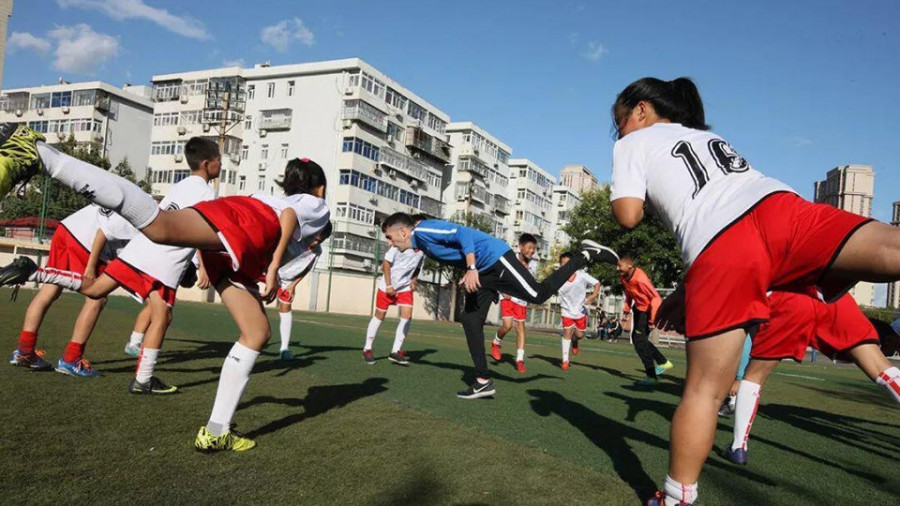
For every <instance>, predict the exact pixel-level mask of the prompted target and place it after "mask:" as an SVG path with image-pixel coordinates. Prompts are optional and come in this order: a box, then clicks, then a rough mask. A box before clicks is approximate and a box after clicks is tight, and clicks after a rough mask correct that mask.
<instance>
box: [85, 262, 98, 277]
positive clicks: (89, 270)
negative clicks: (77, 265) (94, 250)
mask: <svg viewBox="0 0 900 506" xmlns="http://www.w3.org/2000/svg"><path fill="white" fill-rule="evenodd" d="M81 277H82V278H84V279H97V267H96V266H94V265H88V266H87V267H86V268H85V269H84V274H82V275H81Z"/></svg>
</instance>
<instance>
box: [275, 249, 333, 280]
mask: <svg viewBox="0 0 900 506" xmlns="http://www.w3.org/2000/svg"><path fill="white" fill-rule="evenodd" d="M290 253H291V251H290V248H289V251H288V254H287V255H286V256H290V259H289V260H287V261H286V262H284V263H282V265H281V267H280V268H279V269H278V279H280V280H281V288H283V289H287V287H289V286H291V283H293V282H294V281H296V280H297V278H300V277H302V276H305V275H306V274H307V273H308V272H309V271H311V270H313V269H314V268H315V267H316V261H317V260H318V259H319V257H320V256H322V248H321V247H319V246H316V247H315V248H314V249H308V248H307V249H306V251H303V252H301V253H299V254H297V255H290Z"/></svg>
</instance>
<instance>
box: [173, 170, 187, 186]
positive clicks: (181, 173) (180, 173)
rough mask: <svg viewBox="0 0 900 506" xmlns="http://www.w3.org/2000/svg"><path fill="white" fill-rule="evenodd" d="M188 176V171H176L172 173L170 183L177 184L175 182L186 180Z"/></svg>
mask: <svg viewBox="0 0 900 506" xmlns="http://www.w3.org/2000/svg"><path fill="white" fill-rule="evenodd" d="M190 175H191V171H189V170H184V169H179V170H176V171H175V173H174V177H173V178H172V182H173V183H177V182H179V181H181V180H183V179H185V178H187V177H188V176H190Z"/></svg>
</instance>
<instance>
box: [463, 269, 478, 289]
mask: <svg viewBox="0 0 900 506" xmlns="http://www.w3.org/2000/svg"><path fill="white" fill-rule="evenodd" d="M459 284H460V286H462V287H463V288H465V290H466V292H468V293H475V292H476V291H478V289H479V288H481V278H480V277H479V276H478V271H477V270H471V271H466V275H465V276H463V278H462V279H461V280H460V282H459Z"/></svg>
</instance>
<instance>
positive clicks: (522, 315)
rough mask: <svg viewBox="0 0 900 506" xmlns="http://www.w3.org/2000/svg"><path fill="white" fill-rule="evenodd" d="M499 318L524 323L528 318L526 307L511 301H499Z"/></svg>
mask: <svg viewBox="0 0 900 506" xmlns="http://www.w3.org/2000/svg"><path fill="white" fill-rule="evenodd" d="M500 318H501V319H504V318H512V319H513V320H514V321H517V322H524V321H525V320H526V319H527V318H528V306H523V305H521V304H516V303H515V302H513V301H512V300H511V299H501V300H500Z"/></svg>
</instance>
